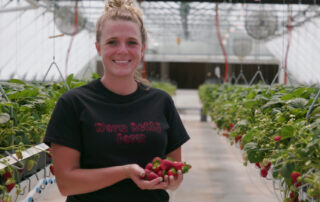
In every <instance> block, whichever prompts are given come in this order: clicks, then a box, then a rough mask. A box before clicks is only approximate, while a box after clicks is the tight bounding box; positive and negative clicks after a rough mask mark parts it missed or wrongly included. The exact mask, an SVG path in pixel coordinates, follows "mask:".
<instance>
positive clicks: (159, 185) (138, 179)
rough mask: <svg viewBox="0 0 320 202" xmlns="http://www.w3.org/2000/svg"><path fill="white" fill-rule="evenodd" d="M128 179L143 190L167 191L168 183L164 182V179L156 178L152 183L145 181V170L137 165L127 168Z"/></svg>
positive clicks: (130, 165)
mask: <svg viewBox="0 0 320 202" xmlns="http://www.w3.org/2000/svg"><path fill="white" fill-rule="evenodd" d="M126 172H127V176H128V178H130V179H131V180H132V181H133V182H134V183H136V185H137V186H138V187H139V188H140V189H142V190H145V189H167V187H168V186H167V185H168V183H165V182H163V178H162V177H158V178H155V179H153V180H151V181H148V180H145V179H144V177H145V174H146V173H145V172H144V169H143V168H141V167H140V166H139V165H137V164H129V165H127V166H126Z"/></svg>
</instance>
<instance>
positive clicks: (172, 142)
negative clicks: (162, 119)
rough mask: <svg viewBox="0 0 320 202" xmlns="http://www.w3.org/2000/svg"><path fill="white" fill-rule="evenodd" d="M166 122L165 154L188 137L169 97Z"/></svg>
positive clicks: (177, 146) (176, 147)
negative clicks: (166, 143) (167, 127)
mask: <svg viewBox="0 0 320 202" xmlns="http://www.w3.org/2000/svg"><path fill="white" fill-rule="evenodd" d="M168 123H169V129H168V146H167V150H166V154H168V153H170V152H172V151H174V150H176V149H178V148H179V147H180V146H181V145H183V144H184V143H185V142H187V141H188V140H189V139H190V136H189V135H188V133H187V131H186V129H185V127H184V125H183V123H182V121H181V118H180V116H179V113H178V111H177V109H176V107H175V105H174V102H173V100H172V99H171V97H170V100H169V104H168Z"/></svg>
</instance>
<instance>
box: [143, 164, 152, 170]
mask: <svg viewBox="0 0 320 202" xmlns="http://www.w3.org/2000/svg"><path fill="white" fill-rule="evenodd" d="M152 167H153V166H152V163H148V164H147V165H146V167H145V169H148V170H152Z"/></svg>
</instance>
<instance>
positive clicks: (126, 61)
mask: <svg viewBox="0 0 320 202" xmlns="http://www.w3.org/2000/svg"><path fill="white" fill-rule="evenodd" d="M115 62H116V63H128V62H129V60H125V61H115Z"/></svg>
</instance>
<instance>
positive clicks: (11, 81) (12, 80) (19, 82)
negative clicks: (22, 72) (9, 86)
mask: <svg viewBox="0 0 320 202" xmlns="http://www.w3.org/2000/svg"><path fill="white" fill-rule="evenodd" d="M9 82H10V83H17V84H23V85H26V83H25V82H23V81H21V80H19V79H10V80H9Z"/></svg>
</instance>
